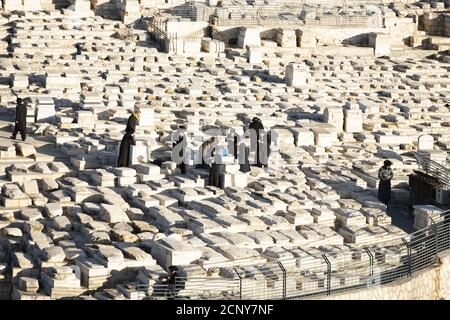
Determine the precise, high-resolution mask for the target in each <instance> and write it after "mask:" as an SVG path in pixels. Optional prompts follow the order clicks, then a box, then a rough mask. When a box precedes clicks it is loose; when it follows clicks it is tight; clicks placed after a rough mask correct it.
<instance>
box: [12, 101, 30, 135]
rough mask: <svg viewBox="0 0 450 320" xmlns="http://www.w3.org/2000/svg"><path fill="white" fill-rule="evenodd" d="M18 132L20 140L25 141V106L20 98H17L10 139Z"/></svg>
mask: <svg viewBox="0 0 450 320" xmlns="http://www.w3.org/2000/svg"><path fill="white" fill-rule="evenodd" d="M19 132H20V135H21V137H22V140H23V141H25V140H26V138H27V106H26V104H25V103H24V101H23V100H22V99H21V98H17V106H16V119H15V126H14V131H13V133H12V136H11V139H16V137H17V133H19Z"/></svg>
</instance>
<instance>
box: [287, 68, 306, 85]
mask: <svg viewBox="0 0 450 320" xmlns="http://www.w3.org/2000/svg"><path fill="white" fill-rule="evenodd" d="M307 76H308V72H307V68H306V66H305V65H304V64H298V63H289V64H288V65H287V66H286V72H285V81H286V83H287V84H288V85H290V86H294V87H295V86H304V85H306V79H307Z"/></svg>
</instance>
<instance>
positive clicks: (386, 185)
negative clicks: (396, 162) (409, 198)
mask: <svg viewBox="0 0 450 320" xmlns="http://www.w3.org/2000/svg"><path fill="white" fill-rule="evenodd" d="M391 166H392V162H391V161H389V160H385V161H384V164H383V166H382V167H381V168H380V169H379V170H378V179H380V183H379V185H378V200H380V201H381V202H383V203H384V204H385V205H386V206H387V205H388V203H389V201H390V200H391V180H392V178H393V177H394V173H393V172H392V169H391Z"/></svg>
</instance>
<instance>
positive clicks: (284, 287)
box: [277, 261, 287, 299]
mask: <svg viewBox="0 0 450 320" xmlns="http://www.w3.org/2000/svg"><path fill="white" fill-rule="evenodd" d="M277 263H278V266H279V267H280V269H281V271H282V272H283V299H286V283H287V282H286V276H287V275H286V269H285V268H284V266H283V264H282V263H281V262H280V261H277Z"/></svg>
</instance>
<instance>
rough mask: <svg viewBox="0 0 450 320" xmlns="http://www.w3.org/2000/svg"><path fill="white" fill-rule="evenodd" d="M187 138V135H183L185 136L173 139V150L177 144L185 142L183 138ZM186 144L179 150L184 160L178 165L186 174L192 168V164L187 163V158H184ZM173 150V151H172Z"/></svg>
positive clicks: (182, 172)
mask: <svg viewBox="0 0 450 320" xmlns="http://www.w3.org/2000/svg"><path fill="white" fill-rule="evenodd" d="M184 139H185V137H183V136H180V137H179V138H178V140H177V141H173V143H172V150H173V149H174V148H175V147H176V146H178V145H179V144H180V143H184V142H183V140H184ZM185 147H186V146H183V147H182V148H181V149H180V151H179V156H180V158H181V159H182V161H181V163H179V164H178V165H177V167H178V168H179V169H180V170H181V174H186V173H187V172H188V171H189V169H190V165H189V164H186V163H185V159H184V148H185ZM172 152H173V151H172Z"/></svg>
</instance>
